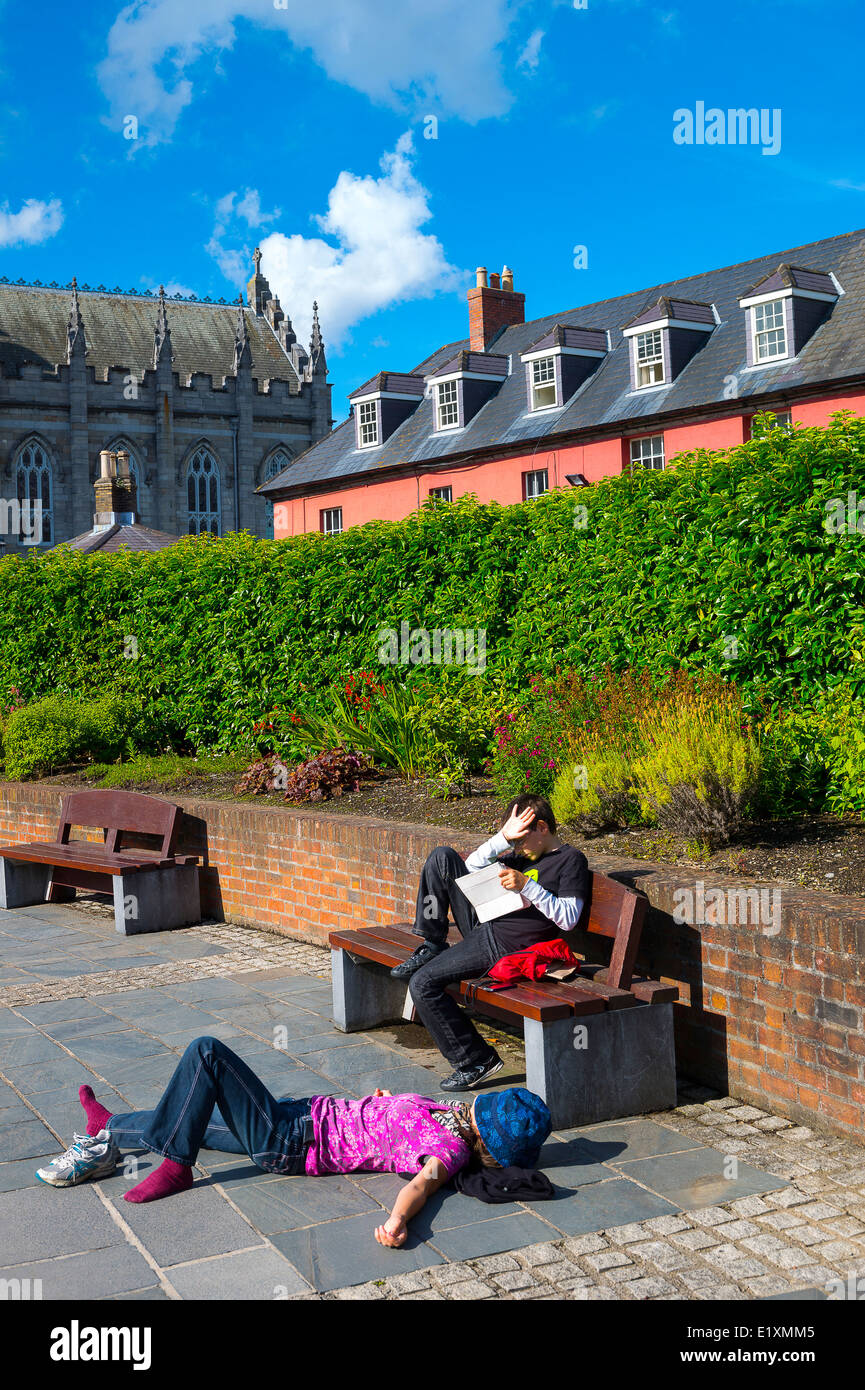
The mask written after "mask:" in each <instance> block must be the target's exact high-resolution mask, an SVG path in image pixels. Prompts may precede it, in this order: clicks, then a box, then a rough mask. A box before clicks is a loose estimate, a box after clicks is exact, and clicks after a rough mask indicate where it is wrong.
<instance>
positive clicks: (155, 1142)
mask: <svg viewBox="0 0 865 1390" xmlns="http://www.w3.org/2000/svg"><path fill="white" fill-rule="evenodd" d="M312 1099H313V1097H311V1096H310V1097H308V1098H306V1099H303V1100H291V1099H289V1098H288V1097H285V1098H284V1099H282V1100H276V1099H275V1097H274V1096H272V1095H271V1094H270V1092H269V1091H268V1089H267V1087H266V1086H265V1085H264V1083H263V1082H261V1081H259V1079H258V1077H257V1076H256V1075H255V1072H254V1071H252V1070H251V1068H250V1067H248V1066H247V1065H246V1063H245V1062H244V1061H243V1059H242V1058H240V1057H238V1055H237V1053H236V1052H232V1050H231V1048H230V1047H227V1046H226V1045H225V1043H223V1042H220V1041H219V1039H218V1038H211V1037H201V1038H196V1039H195V1041H194V1042H191V1043H190V1044H189V1046H188V1047H187V1049H186V1051H185V1052H184V1054H183V1056H182V1057H181V1059H180V1061H179V1062H178V1064H177V1066H176V1068H175V1070H174V1075H173V1076H172V1078H171V1080H170V1081H169V1083H168V1085H167V1087H166V1088H165V1091H164V1093H163V1096H162V1099H161V1100H160V1102H159V1104H158V1105H157V1107H156V1109H155V1110H135V1111H132V1112H131V1113H130V1114H127V1115H112V1116H111V1119H110V1120H109V1121H108V1129H109V1130H110V1131H111V1135H112V1137H113V1139H114V1141H115V1143H116V1144H118V1145H119V1146H120V1147H121V1148H145V1149H150V1150H151V1151H152V1152H153V1153H158V1154H162V1155H163V1157H165V1158H171V1159H173V1160H174V1162H175V1163H185V1164H193V1163H194V1162H195V1160H196V1158H197V1157H198V1150H199V1149H201V1148H209V1149H223V1150H225V1152H227V1153H245V1154H248V1155H249V1157H250V1158H251V1159H252V1161H253V1163H256V1164H258V1167H259V1168H264V1169H265V1171H266V1172H268V1173H282V1174H295V1173H303V1172H305V1170H306V1169H305V1165H306V1155H307V1153H308V1152H309V1148H310V1145H311V1144H312V1142H313V1138H314V1135H313V1127H312V1119H311V1114H310V1106H311V1101H312Z"/></svg>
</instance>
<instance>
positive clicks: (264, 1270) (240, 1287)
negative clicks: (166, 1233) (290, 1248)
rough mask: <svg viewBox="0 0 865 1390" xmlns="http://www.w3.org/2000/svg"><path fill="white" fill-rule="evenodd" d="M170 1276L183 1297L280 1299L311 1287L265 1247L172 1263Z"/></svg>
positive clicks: (281, 1257) (292, 1267)
mask: <svg viewBox="0 0 865 1390" xmlns="http://www.w3.org/2000/svg"><path fill="white" fill-rule="evenodd" d="M170 1278H171V1283H172V1284H173V1286H174V1288H175V1289H176V1290H177V1292H178V1293H179V1294H180V1297H181V1298H187V1299H230V1300H232V1301H233V1300H235V1299H240V1300H244V1301H247V1302H249V1301H250V1300H254V1299H276V1300H282V1299H286V1298H291V1297H292V1296H294V1295H297V1294H302V1293H310V1292H311V1287H312V1286H311V1285H310V1284H308V1283H307V1282H306V1280H305V1279H304V1278H302V1276H301V1275H300V1274H298V1272H297V1270H296V1269H295V1268H294V1266H293V1265H290V1264H289V1263H288V1261H287V1260H286V1259H284V1258H283V1256H282V1255H280V1254H279V1252H278V1251H277V1250H271V1249H269V1248H267V1247H265V1248H263V1249H261V1250H246V1251H243V1252H242V1253H241V1254H239V1255H226V1256H225V1257H224V1258H223V1259H220V1260H199V1261H196V1262H195V1263H193V1264H186V1265H175V1266H174V1267H173V1269H172V1270H171V1271H170Z"/></svg>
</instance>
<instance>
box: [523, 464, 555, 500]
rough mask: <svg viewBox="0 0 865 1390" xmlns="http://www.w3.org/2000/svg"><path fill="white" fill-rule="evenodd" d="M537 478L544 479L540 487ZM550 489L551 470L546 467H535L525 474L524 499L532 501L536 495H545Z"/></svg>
mask: <svg viewBox="0 0 865 1390" xmlns="http://www.w3.org/2000/svg"><path fill="white" fill-rule="evenodd" d="M536 479H543V486H542V487H539V486H538V484H537V482H536V481H535V480H536ZM549 490H550V476H549V470H548V469H546V468H533V469H531V470H530V471H529V472H528V473H524V474H523V501H524V502H531V501H532V500H533V499H534V498H535V497H543V495H544V493H545V492H549Z"/></svg>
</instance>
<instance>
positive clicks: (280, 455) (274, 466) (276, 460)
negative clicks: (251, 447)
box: [262, 449, 291, 539]
mask: <svg viewBox="0 0 865 1390" xmlns="http://www.w3.org/2000/svg"><path fill="white" fill-rule="evenodd" d="M290 463H291V455H290V454H287V453H286V452H285V450H284V449H277V451H276V453H275V454H271V456H270V458H269V459H268V460H267V462H266V463H265V465H264V477H263V478H262V482H265V483H266V482H267V480H268V478H275V477H276V475H277V473H281V472H282V470H283V468H287V467H288V465H289V464H290ZM267 534H268V536H270V538H271V539H273V503H272V502H271V500H270V498H268V499H267Z"/></svg>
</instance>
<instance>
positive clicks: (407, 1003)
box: [330, 873, 679, 1128]
mask: <svg viewBox="0 0 865 1390" xmlns="http://www.w3.org/2000/svg"><path fill="white" fill-rule="evenodd" d="M645 915H646V899H645V898H642V897H640V896H639V895H638V894H637V893H635V892H633V891H632V890H631V889H629V888H626V887H624V886H623V885H622V884H620V883H616V882H615V880H613V879H611V878H607V877H606V876H605V875H604V874H599V873H593V874H592V875H591V897H590V900H589V902H588V903H587V904H586V907H585V909H584V911H583V917H582V919H581V922H580V925H579V927H578V928H577V929H576V930H575V931H574V932H570V933H563V936H564V938H565V939H566V940H567V941H568V943H569V944H570V945H571V947H572V949H573V950H575V951H576V952H580V951H581V949H582V948H583V947H585V946H586V945H587V944H588V943H587V942H586V940H585V937H583V938H582V947H581V936H582V934H583V933H588V934H589V936H590V937H592V938H602V939H606V940H608V941H610V942H611V943H612V950H611V954H610V961H609V965H608V966H606V967H602V966H599V965H591V964H588V963H586V962H582V963H581V968H580V974H579V976H577V977H575V978H574V980H573V982H571V981H558V980H549V981H546V980H537V981H530V980H525V981H521V982H520V983H519V984H518V985H515V986H513V987H512V988H508V989H503V990H491V989H486V988H484V986H483V983H477V982H475V981H472V980H463V981H461V982H460V983H459V984H457V985H454V986H452V987H451V989H450V991H449V993H451V994H452V995H453V996H454V997H455V998H457V999H462V1000H463V1001H465V1002H466V1003H468V1004H470V1005H471V1007H472V1008H474V1009H476V1010H477V1011H478V1012H482V1013H484V1014H488V1015H489V1016H490V1017H491V1018H494V1019H499V1020H505V1021H507V1022H514V1021H519V1020H522V1027H523V1036H524V1038H525V1045H526V1086H527V1087H528V1089H529V1090H530V1091H534V1092H535V1094H536V1095H539V1096H541V1097H542V1098H543V1099H544V1100H545V1101H546V1103H547V1105H548V1106H549V1108H550V1111H551V1113H552V1117H553V1125H554V1126H555V1127H558V1128H565V1127H571V1126H575V1125H585V1124H593V1123H595V1122H598V1121H601V1120H611V1119H616V1118H619V1117H620V1116H624V1115H640V1114H647V1113H649V1112H651V1111H653V1110H665V1109H669V1108H670V1107H671V1106H674V1105H675V1104H676V1067H675V1053H674V1047H673V1002H674V1000H676V999H677V998H678V996H679V991H678V989H677V988H676V986H675V985H663V984H661V983H659V982H658V981H657V980H649V979H645V978H643V977H639V978H635V976H634V965H635V961H636V956H637V951H638V949H639V944H640V933H641V931H642V926H643V920H644V918H645ZM448 939H449V941H451V942H455V941H459V940H460V936H459V933H458V932H457V930H456V928H454V927H452V928H451V930H450V932H449V935H448ZM417 944H418V938H417V937H416V936H415V935H414V934H413V933H412V931H411V924H410V923H407V922H406V923H398V924H397V925H395V926H393V927H366V928H363V929H360V930H356V931H336V932H332V933H331V935H330V945H331V950H332V962H333V1017H334V1022H335V1024H336V1027H337V1028H339V1029H341V1030H342V1031H343V1032H346V1033H352V1032H356V1031H357V1030H359V1029H367V1028H373V1027H375V1026H376V1025H377V1024H380V1023H384V1022H386V1021H388V1020H392V1019H398V1018H400V1017H403V1018H410V1017H413V1008H412V1001H411V996H410V994H409V993H408V991H407V987H406V983H405V982H403V981H399V980H392V979H391V978H390V974H389V971H390V969H391V968H392V967H393V966H394V965H398V964H399V963H400V962H401V961H403V960H405V959H406V957H407V956H409V955H411V953H412V951H413V950H414V949H415V947H416V946H417ZM595 944H597V943H595Z"/></svg>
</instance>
